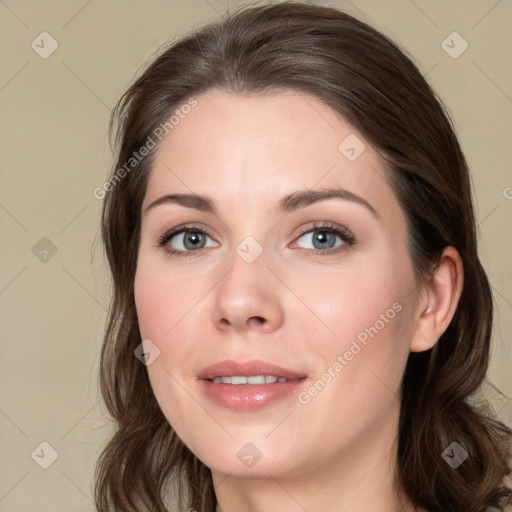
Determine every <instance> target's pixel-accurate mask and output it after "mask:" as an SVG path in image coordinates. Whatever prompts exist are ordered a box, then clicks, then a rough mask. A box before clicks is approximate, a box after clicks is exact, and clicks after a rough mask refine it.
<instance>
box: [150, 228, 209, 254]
mask: <svg viewBox="0 0 512 512" xmlns="http://www.w3.org/2000/svg"><path fill="white" fill-rule="evenodd" d="M159 245H160V246H165V247H166V250H167V251H168V252H170V253H171V254H187V253H191V252H194V251H197V250H200V249H205V248H207V247H216V246H217V244H216V242H214V241H213V240H212V239H211V238H210V237H209V236H208V235H207V234H206V232H205V231H203V230H202V229H199V228H197V227H186V226H181V227H178V228H174V229H171V230H170V231H168V232H166V233H165V234H164V235H163V236H162V237H161V238H160V240H159Z"/></svg>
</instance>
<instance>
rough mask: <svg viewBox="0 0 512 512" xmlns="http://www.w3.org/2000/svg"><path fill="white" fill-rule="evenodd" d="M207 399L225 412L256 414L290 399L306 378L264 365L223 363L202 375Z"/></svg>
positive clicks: (271, 365) (211, 367) (201, 378)
mask: <svg viewBox="0 0 512 512" xmlns="http://www.w3.org/2000/svg"><path fill="white" fill-rule="evenodd" d="M198 380H199V381H201V386H202V391H203V393H204V394H205V395H206V397H207V398H208V399H209V400H211V401H213V402H215V403H216V404H217V405H220V406H222V407H224V408H227V409H231V410H236V411H243V412H249V411H255V410H258V409H262V408H264V407H267V406H270V405H272V404H275V403H276V402H278V401H282V400H284V399H286V398H290V396H291V395H294V394H295V393H297V392H298V390H299V389H300V388H301V387H302V386H303V385H304V382H305V381H306V380H307V375H306V374H305V373H302V372H297V371H294V370H289V369H286V368H282V367H280V366H277V365H275V364H272V363H267V362H264V361H256V360H253V361H247V362H235V361H221V362H219V363H216V364H214V365H212V366H209V367H208V368H206V369H204V370H203V371H202V372H201V373H200V374H199V375H198Z"/></svg>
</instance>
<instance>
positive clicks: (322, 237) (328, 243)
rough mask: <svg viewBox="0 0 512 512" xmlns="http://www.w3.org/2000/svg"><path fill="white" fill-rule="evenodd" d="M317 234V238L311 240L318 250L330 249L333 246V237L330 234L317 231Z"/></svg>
mask: <svg viewBox="0 0 512 512" xmlns="http://www.w3.org/2000/svg"><path fill="white" fill-rule="evenodd" d="M317 233H318V234H317V236H316V237H314V238H313V242H314V243H316V242H318V243H319V244H320V247H319V248H320V249H325V248H326V247H327V248H328V249H330V248H331V247H333V246H334V242H335V237H334V235H333V234H332V233H329V231H317ZM317 248H318V247H317Z"/></svg>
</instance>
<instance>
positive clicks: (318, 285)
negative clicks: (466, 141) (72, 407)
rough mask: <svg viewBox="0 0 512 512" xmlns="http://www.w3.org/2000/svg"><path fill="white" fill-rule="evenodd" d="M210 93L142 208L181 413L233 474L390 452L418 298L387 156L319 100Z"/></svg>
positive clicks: (161, 382) (168, 151)
mask: <svg viewBox="0 0 512 512" xmlns="http://www.w3.org/2000/svg"><path fill="white" fill-rule="evenodd" d="M196 100H197V105H196V106H195V107H194V108H192V109H190V112H189V113H188V114H186V115H182V116H180V118H179V122H178V123H176V124H174V127H173V129H172V130H170V131H169V133H168V135H167V136H166V138H165V139H164V140H163V141H162V143H161V146H160V147H159V148H158V153H157V158H156V161H155V164H154V166H153V168H152V171H151V174H150V177H149V182H148V187H147V192H146V196H145V199H144V203H143V207H142V211H143V216H142V227H141V240H140V248H139V254H138V264H137V273H136V278H135V299H136V306H137V314H138V320H139V326H140V331H141V335H142V338H143V339H145V341H144V349H145V351H146V352H147V353H149V360H148V363H149V364H148V367H147V370H148V372H149V377H150V380H151V384H152V387H153V391H154V394H155V396H156V399H157V400H158V403H159V405H160V407H161V409H162V411H163V413H164V414H165V416H166V417H167V419H168V421H169V423H170V424H171V425H172V427H173V428H174V430H175V431H176V432H177V434H178V435H179V437H180V438H181V439H182V440H183V442H184V443H185V444H186V445H187V446H188V447H189V448H190V449H191V450H192V451H193V452H194V453H195V454H196V455H197V456H198V457H199V458H200V459H201V460H202V461H203V462H204V463H205V464H206V465H207V466H209V467H210V468H211V469H212V470H213V471H214V472H219V473H225V474H228V473H230V474H231V475H232V476H233V475H235V476H236V475H239V476H249V475H250V476H256V477H257V476H264V477H267V476H268V473H270V474H272V475H273V476H276V477H277V476H278V475H280V474H285V473H286V474H287V475H292V474H299V473H301V472H305V471H307V472H311V471H313V470H314V469H315V468H317V469H319V468H326V467H327V466H328V465H330V464H336V462H337V461H344V462H345V463H346V462H347V461H349V462H351V463H356V461H359V460H360V457H361V452H362V450H363V449H364V450H365V452H366V453H371V450H372V449H374V450H375V451H379V450H380V451H382V447H385V449H388V448H389V446H390V444H391V443H392V442H393V439H394V436H395V434H396V428H397V418H398V411H399V404H400V397H399V386H400V381H401V377H402V374H403V370H404V367H405V363H406V360H407V356H408V354H409V351H410V343H411V339H412V338H413V336H414V327H415V319H416V318H417V298H418V297H417V293H418V292H417V290H416V287H415V280H414V274H413V268H412V264H411V260H410V256H409V253H408V250H407V246H406V239H407V237H406V223H405V217H404V214H403V212H402V210H401V208H400V206H399V203H398V201H397V199H396V197H395V196H394V194H393V192H392V190H391V188H390V186H389V185H388V183H387V182H386V172H385V170H384V167H383V165H382V163H381V161H380V160H379V157H378V156H377V154H376V152H375V151H374V150H373V149H372V147H371V146H370V144H369V143H368V142H367V141H366V140H365V139H364V138H363V136H362V135H361V134H360V133H358V132H357V131H356V130H355V129H354V128H353V127H352V126H351V125H350V124H348V123H347V122H345V121H344V120H343V119H342V118H340V117H339V116H338V115H336V114H335V112H334V111H333V110H332V109H330V108H329V107H327V106H326V105H325V104H323V103H322V102H321V101H320V100H318V99H317V98H315V97H312V96H305V95H301V94H298V93H295V92H292V91H289V92H276V93H275V94H273V95H265V96H259V97H255V96H253V97H242V96H237V95H232V94H228V93H226V92H220V91H211V92H209V93H207V94H204V95H201V96H198V97H197V98H196ZM155 202H156V203H155ZM171 230H174V234H172V232H171ZM258 376H259V377H258ZM231 377H232V379H231ZM276 378H277V379H278V380H277V382H276ZM284 379H286V380H284ZM345 467H348V468H350V464H349V465H348V466H345Z"/></svg>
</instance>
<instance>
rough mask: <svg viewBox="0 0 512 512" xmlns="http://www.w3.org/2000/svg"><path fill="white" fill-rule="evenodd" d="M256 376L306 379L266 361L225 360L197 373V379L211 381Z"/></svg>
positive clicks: (301, 375) (302, 374) (300, 374)
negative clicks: (221, 378)
mask: <svg viewBox="0 0 512 512" xmlns="http://www.w3.org/2000/svg"><path fill="white" fill-rule="evenodd" d="M256 375H273V376H275V377H284V378H285V379H289V380H295V379H301V378H303V377H306V374H305V373H301V372H296V371H293V370H288V369H286V368H283V367H281V366H278V365H276V364H273V363H268V362H266V361H258V360H252V361H242V362H237V361H231V360H225V361H219V362H218V363H215V364H212V365H211V366H208V367H207V368H205V369H204V370H202V371H201V372H200V373H199V375H198V378H199V379H202V380H212V379H214V378H215V377H232V376H245V377H252V376H256Z"/></svg>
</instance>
